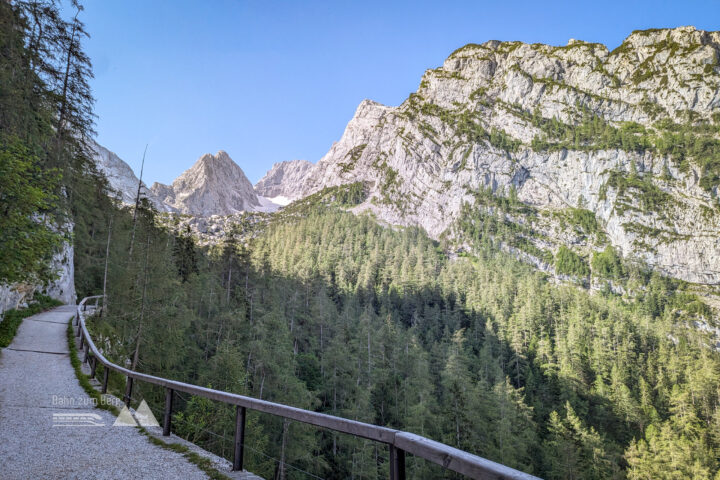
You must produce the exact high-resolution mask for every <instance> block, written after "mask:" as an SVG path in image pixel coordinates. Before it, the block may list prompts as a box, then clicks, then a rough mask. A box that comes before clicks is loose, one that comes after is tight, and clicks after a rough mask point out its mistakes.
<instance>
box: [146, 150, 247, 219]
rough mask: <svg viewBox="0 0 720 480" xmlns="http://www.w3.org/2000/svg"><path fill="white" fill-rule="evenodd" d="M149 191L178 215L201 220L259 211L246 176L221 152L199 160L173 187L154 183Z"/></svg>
mask: <svg viewBox="0 0 720 480" xmlns="http://www.w3.org/2000/svg"><path fill="white" fill-rule="evenodd" d="M150 190H151V191H152V193H153V194H155V195H156V196H158V198H160V199H161V200H162V202H163V203H165V204H167V205H170V206H171V207H173V208H174V209H176V210H177V211H179V212H180V213H186V214H191V215H197V216H203V217H207V216H210V215H231V214H234V213H238V212H243V211H254V210H258V209H260V208H261V204H260V200H259V199H258V196H257V194H256V193H255V191H254V190H253V186H252V184H251V183H250V181H249V180H248V179H247V177H246V176H245V173H244V172H243V171H242V169H241V168H240V167H239V166H238V165H237V164H236V163H235V162H233V160H232V159H231V158H230V156H229V155H228V154H227V152H224V151H222V150H220V151H219V152H218V153H217V154H215V155H211V154H209V153H207V154H205V155H203V156H202V157H200V159H198V161H197V162H196V163H195V164H194V165H193V166H192V167H190V169H188V170H186V171H185V172H184V173H183V174H182V175H180V176H179V177H178V178H176V179H175V181H174V182H173V183H172V185H162V184H160V183H155V184H153V186H152V187H151V189H150Z"/></svg>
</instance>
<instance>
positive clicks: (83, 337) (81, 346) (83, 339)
mask: <svg viewBox="0 0 720 480" xmlns="http://www.w3.org/2000/svg"><path fill="white" fill-rule="evenodd" d="M84 346H85V335H83V334H82V333H81V334H80V349H81V350H82V348H83V347H84Z"/></svg>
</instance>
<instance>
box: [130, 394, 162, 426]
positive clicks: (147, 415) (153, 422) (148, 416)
mask: <svg viewBox="0 0 720 480" xmlns="http://www.w3.org/2000/svg"><path fill="white" fill-rule="evenodd" d="M135 418H136V419H137V422H138V423H139V424H140V426H141V427H159V426H160V424H159V423H158V421H157V419H156V418H155V415H153V413H152V410H150V407H149V406H148V404H147V403H146V402H145V400H143V401H142V402H140V406H139V407H138V409H137V410H135Z"/></svg>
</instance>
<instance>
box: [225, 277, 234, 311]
mask: <svg viewBox="0 0 720 480" xmlns="http://www.w3.org/2000/svg"><path fill="white" fill-rule="evenodd" d="M231 280H232V268H228V279H227V294H226V296H225V305H230V281H231Z"/></svg>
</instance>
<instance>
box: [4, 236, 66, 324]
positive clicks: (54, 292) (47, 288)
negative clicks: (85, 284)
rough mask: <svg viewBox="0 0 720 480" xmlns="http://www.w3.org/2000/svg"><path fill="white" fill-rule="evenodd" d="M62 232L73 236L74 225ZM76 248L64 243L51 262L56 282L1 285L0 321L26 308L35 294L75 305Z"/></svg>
mask: <svg viewBox="0 0 720 480" xmlns="http://www.w3.org/2000/svg"><path fill="white" fill-rule="evenodd" d="M62 230H63V231H64V232H65V233H66V234H68V235H72V230H73V224H72V223H68V224H66V225H64V226H63V227H62ZM73 255H74V248H73V245H72V243H70V242H64V243H63V245H62V247H61V249H60V251H59V252H57V253H56V254H55V255H53V257H52V259H51V260H50V268H51V269H52V271H53V272H55V274H56V278H55V280H53V281H51V282H49V283H47V284H40V283H32V282H31V283H14V284H11V285H7V284H0V319H1V317H2V314H3V313H4V312H6V311H8V310H11V309H13V308H18V307H23V306H26V305H27V303H28V302H29V301H30V300H31V299H32V298H33V294H34V293H35V292H40V293H42V294H44V295H47V296H49V297H51V298H54V299H56V300H60V301H61V302H63V303H65V304H67V305H74V304H75V302H76V300H77V296H76V293H75V264H74V257H73Z"/></svg>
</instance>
